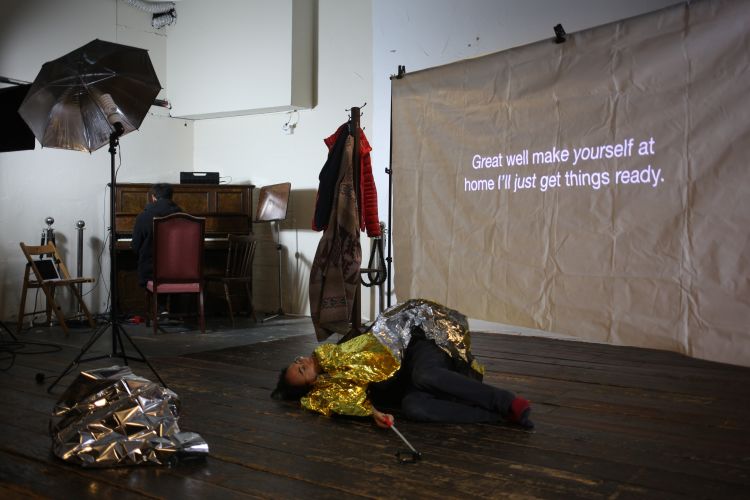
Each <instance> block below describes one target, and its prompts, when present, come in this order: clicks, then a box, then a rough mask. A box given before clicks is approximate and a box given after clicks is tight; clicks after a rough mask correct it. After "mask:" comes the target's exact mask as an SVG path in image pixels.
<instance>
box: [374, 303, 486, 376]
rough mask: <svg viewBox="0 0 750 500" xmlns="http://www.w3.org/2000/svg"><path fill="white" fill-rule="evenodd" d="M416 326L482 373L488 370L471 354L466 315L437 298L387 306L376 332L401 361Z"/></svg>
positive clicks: (376, 321) (450, 352)
mask: <svg viewBox="0 0 750 500" xmlns="http://www.w3.org/2000/svg"><path fill="white" fill-rule="evenodd" d="M415 327H419V328H420V329H421V330H422V332H424V336H425V338H427V339H430V340H433V341H435V344H437V345H438V346H439V347H440V348H441V349H443V350H444V351H445V352H447V353H448V354H449V355H450V356H451V357H453V358H457V359H460V360H462V361H463V362H465V363H466V364H467V365H469V366H471V368H472V369H474V370H475V371H476V372H477V373H479V374H483V373H484V368H483V367H482V366H481V365H480V364H479V363H478V362H476V360H475V359H474V358H473V356H472V355H471V336H470V334H469V321H468V320H467V319H466V316H464V315H463V314H461V313H460V312H458V311H455V310H453V309H450V308H448V307H445V306H443V305H440V304H438V303H436V302H431V301H429V300H424V299H411V300H408V301H406V302H404V303H403V304H399V305H396V306H393V307H391V308H389V309H386V310H385V311H383V312H382V313H381V314H380V316H378V318H377V320H375V323H374V324H373V326H372V333H373V335H375V336H376V337H377V338H378V340H380V342H381V343H382V344H383V345H385V346H386V347H388V349H389V350H390V351H391V352H392V353H393V355H394V356H395V357H396V359H397V360H398V361H399V363H400V362H401V361H402V360H403V356H404V352H405V351H406V347H407V346H408V345H409V342H410V341H411V337H412V333H413V329H414V328H415Z"/></svg>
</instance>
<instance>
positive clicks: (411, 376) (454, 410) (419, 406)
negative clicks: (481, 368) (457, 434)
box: [401, 339, 515, 423]
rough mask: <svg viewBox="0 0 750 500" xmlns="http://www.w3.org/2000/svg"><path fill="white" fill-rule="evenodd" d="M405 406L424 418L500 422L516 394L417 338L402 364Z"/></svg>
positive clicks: (414, 417) (409, 414) (413, 415)
mask: <svg viewBox="0 0 750 500" xmlns="http://www.w3.org/2000/svg"><path fill="white" fill-rule="evenodd" d="M402 371H403V373H402V374H401V375H402V376H403V377H404V382H405V387H406V391H405V395H404V396H403V399H402V400H401V410H402V411H403V413H404V414H405V415H406V417H408V418H410V419H412V420H420V421H424V422H451V423H476V422H498V421H501V420H503V419H504V418H505V417H506V416H507V415H508V412H509V411H510V404H511V402H512V401H513V399H514V398H515V394H513V393H512V392H510V391H506V390H504V389H499V388H497V387H493V386H491V385H488V384H484V383H482V382H479V381H478V380H474V379H472V378H470V377H468V376H466V375H463V374H462V373H458V372H457V371H455V369H454V366H453V360H452V359H451V358H450V356H448V354H446V353H445V352H444V351H443V350H442V349H440V348H439V347H438V346H437V345H435V343H434V342H433V341H431V340H424V339H414V340H413V341H412V343H411V344H410V345H409V348H408V349H407V350H406V356H405V359H404V362H403V366H402Z"/></svg>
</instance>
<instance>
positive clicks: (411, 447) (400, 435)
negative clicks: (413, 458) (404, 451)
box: [390, 424, 421, 455]
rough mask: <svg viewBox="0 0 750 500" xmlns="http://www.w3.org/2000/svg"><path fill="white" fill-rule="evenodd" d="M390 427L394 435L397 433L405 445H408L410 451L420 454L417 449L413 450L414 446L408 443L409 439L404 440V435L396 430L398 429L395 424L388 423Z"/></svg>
mask: <svg viewBox="0 0 750 500" xmlns="http://www.w3.org/2000/svg"><path fill="white" fill-rule="evenodd" d="M390 428H391V429H393V432H395V433H396V435H397V436H398V437H400V438H401V441H403V442H404V443H405V444H406V446H408V447H409V449H410V450H411V451H412V452H413V453H414V454H415V455H421V453H419V452H418V451H417V450H415V449H414V447H413V446H412V445H411V443H410V442H409V441H407V440H406V438H405V437H404V435H403V434H401V433H400V432H399V431H398V429H396V426H395V425H393V424H391V425H390Z"/></svg>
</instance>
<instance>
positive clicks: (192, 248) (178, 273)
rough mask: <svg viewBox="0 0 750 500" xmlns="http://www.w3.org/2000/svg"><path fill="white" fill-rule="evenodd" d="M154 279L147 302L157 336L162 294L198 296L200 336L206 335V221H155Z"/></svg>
mask: <svg viewBox="0 0 750 500" xmlns="http://www.w3.org/2000/svg"><path fill="white" fill-rule="evenodd" d="M153 227H154V236H153V245H154V247H153V256H154V277H153V279H151V280H149V281H148V282H147V283H146V301H147V304H149V306H148V311H149V315H150V317H151V318H150V319H151V321H152V322H153V326H154V334H156V332H157V331H158V329H159V314H158V306H157V304H158V298H159V295H160V294H175V293H179V294H185V293H190V294H197V295H198V316H199V321H200V330H201V332H203V333H205V332H206V320H205V317H204V313H203V288H204V285H203V282H204V280H203V235H204V233H205V229H206V219H205V218H202V217H193V216H192V215H189V214H186V213H182V212H178V213H175V214H171V215H167V216H165V217H154V222H153Z"/></svg>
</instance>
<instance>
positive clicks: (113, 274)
mask: <svg viewBox="0 0 750 500" xmlns="http://www.w3.org/2000/svg"><path fill="white" fill-rule="evenodd" d="M113 126H114V128H115V130H114V132H112V133H111V134H110V136H109V154H110V178H111V181H110V191H109V256H110V269H109V286H110V307H109V321H108V322H107V323H105V324H104V325H102V326H100V327H99V328H98V329H97V330H96V332H95V333H94V335H93V336H92V337H91V339H89V341H88V342H86V344H85V345H84V346H83V348H81V352H79V353H78V356H76V357H75V359H74V360H73V361H71V363H70V364H69V365H68V366H67V368H65V370H63V372H62V373H61V374H60V375H59V376H58V377H57V378H56V379H55V381H54V382H52V383H51V384H50V386H49V387H48V388H47V392H52V388H53V387H55V386H56V385H57V383H58V382H59V381H60V379H62V378H63V377H64V376H65V375H67V374H68V373H70V371H71V370H72V369H73V367H75V366H77V365H79V364H80V363H85V362H87V361H95V360H98V359H105V358H120V359H122V361H123V363H125V365H127V364H128V360H133V361H141V362H143V363H146V365H147V366H148V367H149V368H150V369H151V371H152V372H153V373H154V375H156V378H157V379H159V382H160V383H161V385H162V386H164V387H167V384H165V383H164V381H163V380H162V378H161V377H160V376H159V374H158V373H157V371H156V370H155V369H154V367H153V366H152V365H151V363H149V361H148V359H146V356H145V355H144V354H143V352H141V350H140V349H139V348H138V346H137V345H136V344H135V342H133V339H132V338H131V337H130V335H128V332H126V331H125V329H124V328H123V327H122V325H120V323H119V322H118V319H117V306H118V297H117V252H116V248H115V247H116V245H115V243H116V242H115V236H116V232H115V186H116V183H115V154H116V153H117V146H118V145H119V144H120V140H119V138H120V136H121V135H122V133H123V126H122V124H121V123H120V122H116V123H114V124H113ZM110 328H111V330H112V352H111V353H110V354H108V355H107V354H105V355H101V356H94V357H91V358H86V359H84V358H83V356H84V354H86V352H88V350H89V349H91V347H92V346H93V345H94V344H95V343H96V341H97V340H99V338H101V336H102V335H104V333H105V332H106V331H107V329H110ZM122 337H125V338H126V339H127V340H128V342H130V345H131V346H132V347H133V349H135V351H136V352H137V353H138V355H139V356H140V357H132V356H129V355H128V354H127V353H126V352H125V346H124V344H123V342H122Z"/></svg>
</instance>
